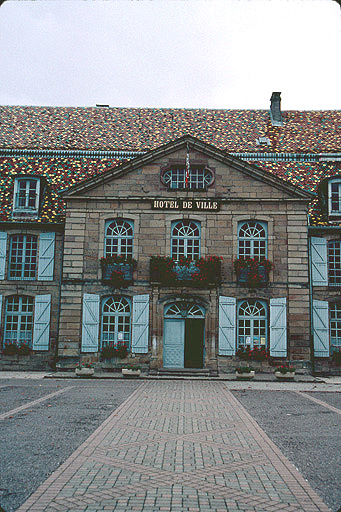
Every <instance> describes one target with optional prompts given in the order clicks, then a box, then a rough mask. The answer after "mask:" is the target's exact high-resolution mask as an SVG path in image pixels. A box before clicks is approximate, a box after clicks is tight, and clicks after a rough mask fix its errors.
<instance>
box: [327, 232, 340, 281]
mask: <svg viewBox="0 0 341 512" xmlns="http://www.w3.org/2000/svg"><path fill="white" fill-rule="evenodd" d="M328 279H329V284H330V285H332V286H339V285H341V241H333V242H329V243H328Z"/></svg>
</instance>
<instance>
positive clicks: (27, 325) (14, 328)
mask: <svg viewBox="0 0 341 512" xmlns="http://www.w3.org/2000/svg"><path fill="white" fill-rule="evenodd" d="M32 338H33V298H32V297H25V296H17V295H15V296H12V297H8V299H7V301H6V313H5V329H4V345H6V344H7V343H15V344H17V345H20V344H21V343H25V344H27V345H28V346H31V345H32Z"/></svg>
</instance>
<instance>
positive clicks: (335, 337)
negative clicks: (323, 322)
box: [329, 302, 341, 353]
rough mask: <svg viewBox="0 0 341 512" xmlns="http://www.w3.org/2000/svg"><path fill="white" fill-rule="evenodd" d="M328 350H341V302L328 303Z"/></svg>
mask: <svg viewBox="0 0 341 512" xmlns="http://www.w3.org/2000/svg"><path fill="white" fill-rule="evenodd" d="M329 318H330V320H329V321H330V345H331V346H330V349H331V350H330V351H331V353H333V352H335V351H336V350H341V302H334V303H330V304H329Z"/></svg>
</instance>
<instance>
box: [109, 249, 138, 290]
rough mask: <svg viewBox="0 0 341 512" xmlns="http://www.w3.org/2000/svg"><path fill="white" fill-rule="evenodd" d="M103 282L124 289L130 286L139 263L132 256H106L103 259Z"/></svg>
mask: <svg viewBox="0 0 341 512" xmlns="http://www.w3.org/2000/svg"><path fill="white" fill-rule="evenodd" d="M100 262H101V268H102V281H104V282H105V283H107V284H109V285H110V286H113V287H114V288H122V287H124V286H129V284H131V282H132V281H133V271H134V270H135V269H136V266H137V262H136V260H134V259H133V258H132V257H131V256H106V257H104V258H101V260H100Z"/></svg>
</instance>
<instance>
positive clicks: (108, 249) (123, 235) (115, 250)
mask: <svg viewBox="0 0 341 512" xmlns="http://www.w3.org/2000/svg"><path fill="white" fill-rule="evenodd" d="M133 240H134V226H133V222H132V221H130V220H124V219H117V220H110V221H108V222H107V223H106V229H105V254H104V256H125V257H127V256H132V255H133Z"/></svg>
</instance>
